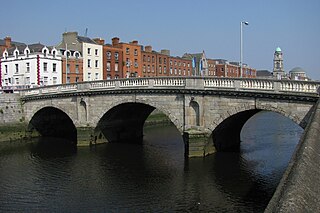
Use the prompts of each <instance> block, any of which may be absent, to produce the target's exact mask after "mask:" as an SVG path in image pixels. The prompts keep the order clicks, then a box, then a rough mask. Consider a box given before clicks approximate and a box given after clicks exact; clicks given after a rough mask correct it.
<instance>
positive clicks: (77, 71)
mask: <svg viewBox="0 0 320 213" xmlns="http://www.w3.org/2000/svg"><path fill="white" fill-rule="evenodd" d="M76 73H77V74H78V73H79V64H76Z"/></svg>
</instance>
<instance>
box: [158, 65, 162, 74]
mask: <svg viewBox="0 0 320 213" xmlns="http://www.w3.org/2000/svg"><path fill="white" fill-rule="evenodd" d="M159 73H160V74H161V73H162V67H161V65H160V66H159Z"/></svg>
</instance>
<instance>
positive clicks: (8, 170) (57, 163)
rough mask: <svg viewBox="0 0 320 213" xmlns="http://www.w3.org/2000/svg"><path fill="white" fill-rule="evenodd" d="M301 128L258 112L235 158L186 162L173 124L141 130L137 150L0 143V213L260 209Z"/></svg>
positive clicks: (115, 146)
mask: <svg viewBox="0 0 320 213" xmlns="http://www.w3.org/2000/svg"><path fill="white" fill-rule="evenodd" d="M302 131H303V130H302V129H301V128H300V127H299V126H297V125H296V124H294V123H293V122H292V121H290V120H288V119H287V118H284V117H282V116H280V115H278V114H275V113H269V112H263V113H259V115H257V116H255V117H253V118H252V119H250V120H249V121H248V122H247V123H246V125H245V127H244V128H243V131H242V140H243V142H242V144H241V150H240V153H215V154H213V155H211V156H208V157H206V158H192V159H184V145H183V141H182V138H181V136H180V134H179V132H178V131H177V130H176V128H175V127H174V126H167V127H149V128H145V141H144V144H143V145H129V144H105V145H100V146H97V147H94V148H91V149H90V148H88V147H82V148H78V149H77V151H76V152H73V151H72V150H71V151H69V152H62V153H61V151H59V150H56V151H54V147H51V148H50V149H49V150H48V149H45V147H43V145H42V146H40V145H39V144H37V143H36V142H35V143H29V144H26V145H23V146H21V145H20V146H16V147H15V146H12V145H10V144H9V145H8V143H3V144H0V212H177V211H178V212H263V210H264V209H265V207H266V205H267V204H268V201H269V200H270V198H271V196H272V194H273V192H274V190H275V189H276V186H277V184H278V182H279V180H280V178H281V176H282V174H283V172H284V170H285V169H286V166H287V165H288V161H289V160H290V158H291V155H292V153H293V151H294V149H295V146H296V144H297V142H298V140H299V138H300V136H301V134H302ZM45 140H49V139H45ZM57 153H58V154H57Z"/></svg>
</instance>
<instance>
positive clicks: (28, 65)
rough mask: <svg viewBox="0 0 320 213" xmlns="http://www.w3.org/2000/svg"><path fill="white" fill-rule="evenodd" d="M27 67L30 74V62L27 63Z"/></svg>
mask: <svg viewBox="0 0 320 213" xmlns="http://www.w3.org/2000/svg"><path fill="white" fill-rule="evenodd" d="M26 67H27V72H30V63H29V62H27V63H26Z"/></svg>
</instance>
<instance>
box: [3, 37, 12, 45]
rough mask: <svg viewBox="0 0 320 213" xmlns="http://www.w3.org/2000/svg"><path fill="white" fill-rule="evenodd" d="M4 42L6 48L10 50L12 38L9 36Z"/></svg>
mask: <svg viewBox="0 0 320 213" xmlns="http://www.w3.org/2000/svg"><path fill="white" fill-rule="evenodd" d="M4 42H5V46H6V48H10V47H11V37H9V36H7V37H5V38H4Z"/></svg>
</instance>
